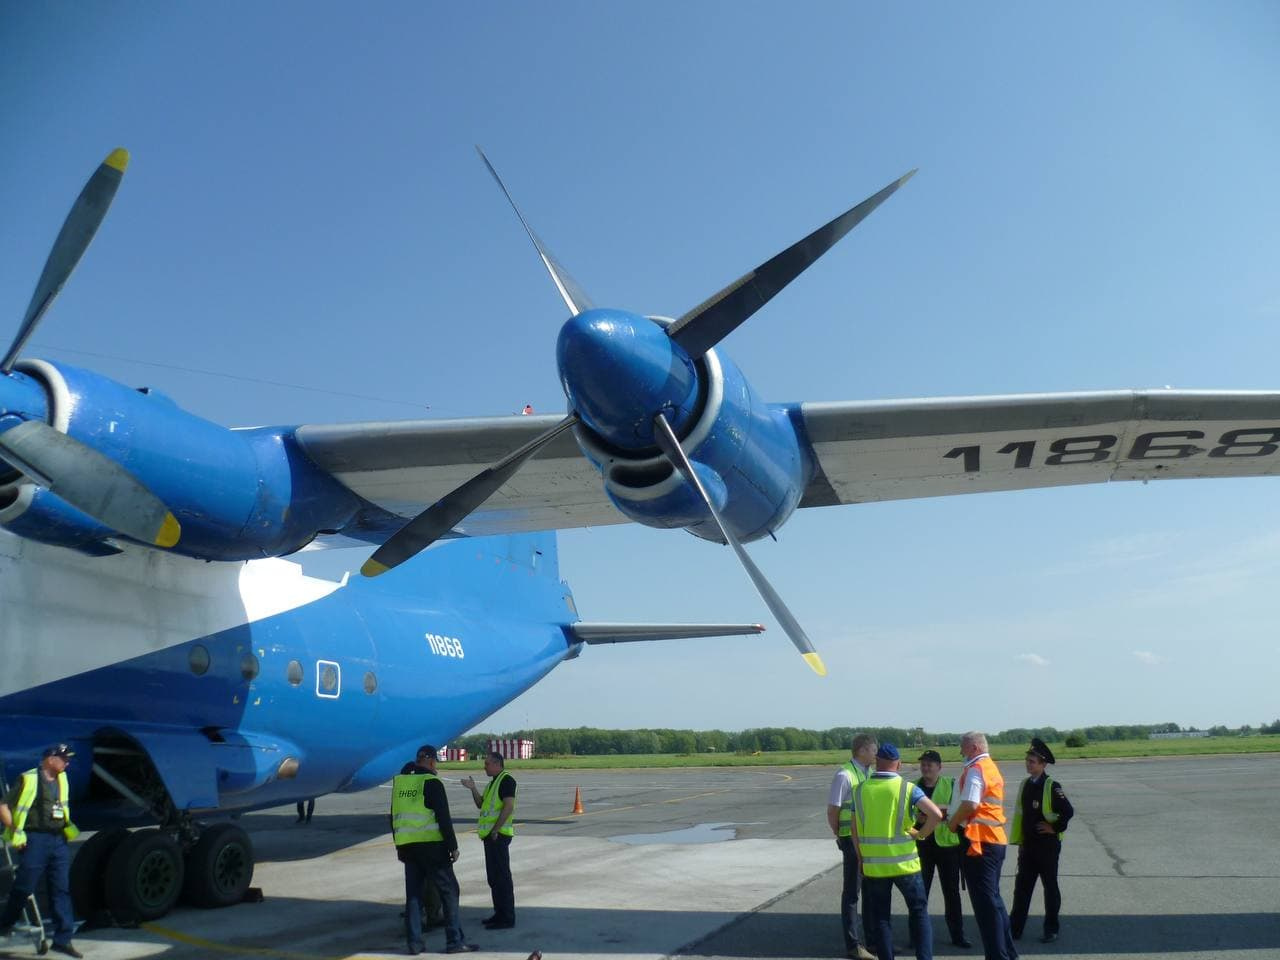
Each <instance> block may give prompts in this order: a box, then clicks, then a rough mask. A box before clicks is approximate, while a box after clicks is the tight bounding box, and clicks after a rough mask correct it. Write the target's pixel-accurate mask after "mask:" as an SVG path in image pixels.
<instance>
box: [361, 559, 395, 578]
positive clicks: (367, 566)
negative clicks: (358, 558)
mask: <svg viewBox="0 0 1280 960" xmlns="http://www.w3.org/2000/svg"><path fill="white" fill-rule="evenodd" d="M390 569H391V568H390V567H388V566H387V565H386V564H382V563H379V562H378V561H377V560H375V559H373V557H370V558H369V559H368V560H366V561H365V562H364V566H363V567H361V568H360V572H361V573H362V574H363V575H364V576H366V577H376V576H379V575H380V574H384V573H386V572H387V571H388V570H390Z"/></svg>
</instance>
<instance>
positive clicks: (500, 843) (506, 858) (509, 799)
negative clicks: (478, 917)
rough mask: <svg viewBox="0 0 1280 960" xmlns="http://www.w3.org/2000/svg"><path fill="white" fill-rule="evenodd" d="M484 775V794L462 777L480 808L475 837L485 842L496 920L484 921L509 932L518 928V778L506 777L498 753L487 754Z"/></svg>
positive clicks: (490, 891) (485, 864)
mask: <svg viewBox="0 0 1280 960" xmlns="http://www.w3.org/2000/svg"><path fill="white" fill-rule="evenodd" d="M484 772H485V773H487V774H488V775H489V784H488V786H486V787H485V788H484V792H483V793H481V792H480V790H479V789H477V788H476V781H475V778H474V777H463V778H462V785H463V786H464V787H466V788H467V789H468V790H470V791H471V799H472V800H474V801H475V804H476V806H477V807H479V808H480V817H479V819H478V820H477V822H476V833H477V834H478V835H479V837H480V839H481V840H482V841H484V871H485V875H486V876H487V878H488V880H489V893H490V895H491V896H492V898H493V916H491V917H489V918H488V919H487V920H485V921H484V925H485V927H487V928H488V929H490V930H507V929H510V928H511V927H514V926H515V925H516V893H515V884H514V882H513V881H512V879H511V840H512V838H513V837H514V836H515V826H516V821H515V817H516V778H515V777H513V776H511V774H509V773H507V770H506V760H505V759H504V758H503V756H502V754H500V753H498V752H497V751H496V750H491V751H489V752H488V753H487V754H485V758H484Z"/></svg>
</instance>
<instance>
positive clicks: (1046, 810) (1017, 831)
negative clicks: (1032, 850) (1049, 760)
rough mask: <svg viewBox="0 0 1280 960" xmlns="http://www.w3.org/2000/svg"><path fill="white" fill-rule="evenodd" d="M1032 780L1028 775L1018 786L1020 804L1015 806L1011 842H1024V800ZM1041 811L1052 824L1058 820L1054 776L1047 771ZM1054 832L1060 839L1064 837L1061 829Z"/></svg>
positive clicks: (1010, 835)
mask: <svg viewBox="0 0 1280 960" xmlns="http://www.w3.org/2000/svg"><path fill="white" fill-rule="evenodd" d="M1030 782H1031V778H1030V777H1027V779H1025V780H1023V781H1022V786H1020V787H1019V788H1018V805H1017V806H1016V807H1014V808H1013V831H1012V832H1011V833H1010V834H1009V842H1010V843H1016V844H1021V843H1022V801H1023V798H1024V794H1025V793H1026V792H1027V784H1029V783H1030ZM1040 812H1041V813H1043V814H1044V818H1045V820H1047V821H1048V822H1049V823H1050V824H1056V823H1057V822H1058V815H1057V814H1056V813H1054V811H1053V777H1051V776H1049V775H1048V774H1047V773H1046V774H1045V775H1044V796H1043V797H1042V798H1041V800H1040ZM1054 833H1056V834H1057V835H1058V839H1059V840H1061V839H1062V831H1061V830H1055V831H1054Z"/></svg>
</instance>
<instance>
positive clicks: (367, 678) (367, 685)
mask: <svg viewBox="0 0 1280 960" xmlns="http://www.w3.org/2000/svg"><path fill="white" fill-rule="evenodd" d="M377 689H378V678H377V677H375V676H374V675H373V673H372V672H370V673H366V674H365V675H364V692H365V693H373V691H375V690H377Z"/></svg>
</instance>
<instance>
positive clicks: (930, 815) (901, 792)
mask: <svg viewBox="0 0 1280 960" xmlns="http://www.w3.org/2000/svg"><path fill="white" fill-rule="evenodd" d="M900 765H901V761H900V758H899V755H898V748H897V747H895V746H894V745H893V744H892V743H884V744H881V745H880V748H879V749H878V750H877V751H876V769H875V773H873V774H871V776H870V777H868V778H867V779H866V780H864V781H863V782H862V783H860V784H858V785H857V786H856V787H854V788H853V820H852V823H851V825H850V829H851V831H852V836H853V842H854V844H855V845H856V846H857V850H858V860H859V863H860V864H861V867H862V901H863V909H864V911H865V915H866V931H867V939H868V942H869V943H870V944H871V945H872V946H873V947H874V948H875V951H876V955H877V956H878V957H879V958H880V960H893V927H892V925H891V919H892V918H891V916H890V912H891V909H892V906H893V888H894V887H897V888H898V891H899V892H900V893H901V894H902V898H903V899H904V900H906V902H907V912H908V913H909V914H910V925H911V940H912V942H913V943H914V944H915V948H916V960H932V958H933V927H932V925H931V924H930V923H929V898H928V896H927V895H926V894H925V892H924V881H923V880H921V879H920V855H919V853H918V852H917V849H916V839H917V838H919V839H921V840H926V839H928V838H929V836H930V835H931V834H932V833H933V831H934V829H935V828H936V827H937V826H938V824H939V822H941V820H942V811H941V810H939V809H938V805H937V804H935V803H934V802H933V801H932V800H930V799H929V798H928V797H926V796H925V795H924V791H923V790H921V789H920V788H919V787H917V786H916V785H915V784H913V783H909V782H907V781H906V780H903V779H902V777H901V776H899V775H898V768H899V766H900ZM913 807H914V808H915V809H916V810H918V811H919V812H920V813H921V814H923V815H924V825H923V826H922V827H921V828H920V829H919V830H917V829H916V828H915V827H914V826H912V825H911V809H912V808H913Z"/></svg>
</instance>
